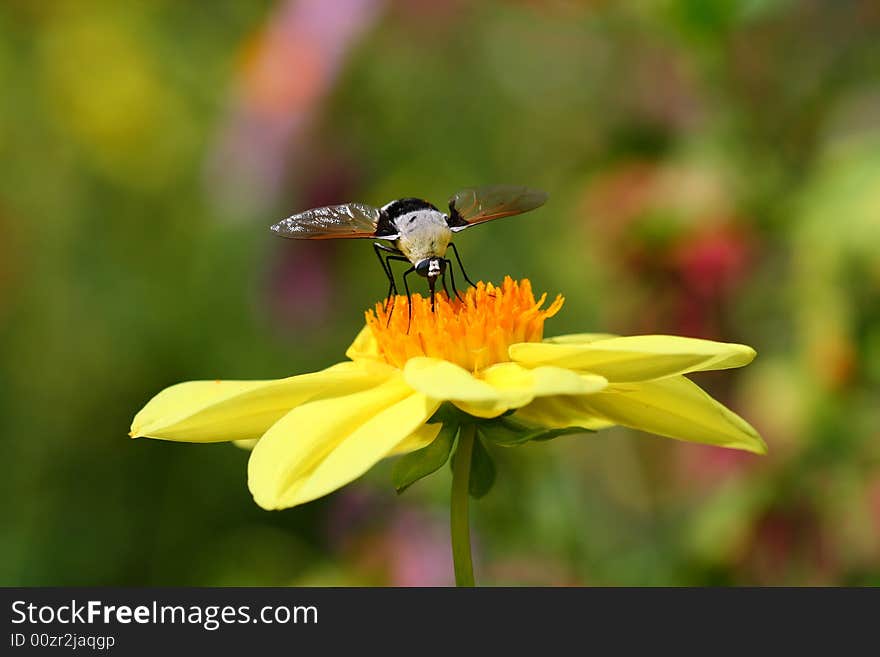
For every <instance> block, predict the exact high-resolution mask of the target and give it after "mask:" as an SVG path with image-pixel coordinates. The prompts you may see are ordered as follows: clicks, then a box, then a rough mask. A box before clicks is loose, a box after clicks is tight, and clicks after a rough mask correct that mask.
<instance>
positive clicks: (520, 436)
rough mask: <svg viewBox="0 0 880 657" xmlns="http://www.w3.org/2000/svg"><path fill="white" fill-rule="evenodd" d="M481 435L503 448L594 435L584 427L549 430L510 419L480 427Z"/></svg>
mask: <svg viewBox="0 0 880 657" xmlns="http://www.w3.org/2000/svg"><path fill="white" fill-rule="evenodd" d="M480 433H482V434H483V436H484V437H485V439H486V440H488V441H490V442H493V443H495V444H496V445H501V446H503V447H513V446H515V445H522V444H523V443H527V442H529V441H530V440H552V439H553V438H558V437H559V436H567V435H571V434H577V433H593V432H592V430H590V429H585V428H583V427H563V428H559V429H549V428H547V427H535V426H531V425H528V424H523V423H522V422H520V421H518V420H514V419H513V418H509V417H501V418H496V419H495V421H493V422H486V423H484V424H481V425H480Z"/></svg>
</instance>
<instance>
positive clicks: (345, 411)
mask: <svg viewBox="0 0 880 657" xmlns="http://www.w3.org/2000/svg"><path fill="white" fill-rule="evenodd" d="M438 406H439V402H437V401H432V400H429V399H428V398H427V397H425V395H423V394H421V393H418V392H413V390H412V389H411V388H410V387H409V386H408V385H407V384H406V382H404V381H403V379H402V377H400V376H393V377H391V378H389V379H388V380H386V381H385V382H384V383H382V384H380V385H378V386H376V387H375V388H372V389H370V390H364V391H361V392H357V393H354V394H351V395H348V396H345V397H338V398H334V399H324V400H318V401H313V402H309V403H307V404H303V405H302V406H299V407H297V408H295V409H294V410H292V411H291V412H290V413H288V414H287V415H286V416H284V418H282V419H281V420H280V421H279V422H277V423H276V424H275V425H273V426H272V428H271V429H269V431H267V432H266V434H265V435H264V436H263V437H262V438H261V439H260V441H259V442H258V443H257V445H256V446H255V447H254V451H253V452H252V453H251V458H250V461H249V463H248V486H249V487H250V490H251V493H253V496H254V499H255V500H256V502H257V504H259V505H260V506H262V507H263V508H265V509H281V508H287V507H291V506H295V505H297V504H302V503H304V502H308V501H310V500H313V499H315V498H317V497H321V496H322V495H326V494H327V493H329V492H331V491H333V490H336V489H337V488H339V487H341V486H343V485H345V484H347V483H348V482H350V481H352V480H353V479H356V478H357V477H359V476H361V475H362V474H363V473H364V472H366V471H367V470H368V469H369V468H370V467H371V466H372V465H373V464H374V463H376V462H377V461H379V460H380V459H382V458H384V457H386V456H388V455H390V454H391V453H392V452H393V451H394V450H395V448H397V447H398V445H399V444H400V443H401V442H402V441H404V440H406V439H407V438H408V437H410V436H411V435H412V434H413V433H414V432H416V431H417V429H418V428H419V427H420V426H421V425H422V424H424V423H425V422H426V421H427V420H428V418H430V417H431V415H433V413H434V411H436V410H437V407H438Z"/></svg>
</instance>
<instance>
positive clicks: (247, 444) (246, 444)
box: [232, 438, 259, 452]
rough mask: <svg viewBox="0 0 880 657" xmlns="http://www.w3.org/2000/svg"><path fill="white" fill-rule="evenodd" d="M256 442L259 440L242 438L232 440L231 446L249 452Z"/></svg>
mask: <svg viewBox="0 0 880 657" xmlns="http://www.w3.org/2000/svg"><path fill="white" fill-rule="evenodd" d="M258 440H259V438H244V439H242V440H233V441H232V444H233V445H235V446H236V447H238V448H239V449H243V450H246V451H248V452H249V451H251V450H252V449H253V448H254V445H256V444H257V441H258Z"/></svg>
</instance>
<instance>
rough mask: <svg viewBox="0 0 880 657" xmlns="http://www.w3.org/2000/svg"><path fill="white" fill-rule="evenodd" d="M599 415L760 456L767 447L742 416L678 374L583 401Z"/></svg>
mask: <svg viewBox="0 0 880 657" xmlns="http://www.w3.org/2000/svg"><path fill="white" fill-rule="evenodd" d="M581 403H582V404H583V405H584V408H585V409H587V410H589V411H591V412H592V413H593V414H594V415H596V416H598V417H603V418H605V419H607V420H609V421H611V422H614V423H615V424H622V425H624V426H627V427H631V428H633V429H639V430H641V431H647V432H650V433H656V434H658V435H661V436H666V437H668V438H675V439H677V440H687V441H690V442H695V443H704V444H707V445H718V446H721V447H732V448H735V449H743V450H746V451H749V452H755V453H756V454H765V453H766V452H767V446H766V445H765V444H764V441H763V440H762V439H761V437H760V436H759V435H758V432H757V431H755V430H754V429H753V428H752V427H751V426H750V425H749V424H748V422H746V421H745V420H743V419H742V418H741V417H739V416H738V415H737V414H736V413H734V412H733V411H731V410H729V409H728V408H726V407H725V406H723V405H722V404H720V403H719V402H717V401H716V400H714V399H712V397H710V396H709V395H708V394H707V393H706V392H705V391H704V390H703V389H702V388H700V387H699V386H698V385H697V384H695V383H693V382H692V381H690V380H688V379H686V378H684V377H683V376H680V377H672V378H668V379H661V380H659V381H650V382H645V383H632V384H623V385H619V386H612V387H609V388H608V389H607V390H606V391H603V392H600V393H597V394H595V395H589V396H586V397H584V398H583V399H582V402H581Z"/></svg>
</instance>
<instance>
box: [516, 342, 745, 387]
mask: <svg viewBox="0 0 880 657" xmlns="http://www.w3.org/2000/svg"><path fill="white" fill-rule="evenodd" d="M510 357H511V358H512V359H513V360H514V361H516V362H518V363H521V364H523V365H526V366H527V367H537V366H540V365H556V366H559V367H565V368H569V369H574V370H578V371H581V372H591V373H593V374H599V375H601V376H604V377H605V378H606V379H608V380H609V381H611V382H613V383H623V382H632V381H650V380H652V379H659V378H663V377H667V376H677V375H680V374H686V373H688V372H695V371H700V370H723V369H727V368H731V367H742V366H743V365H747V364H748V363H750V362H751V361H752V359H753V358H754V357H755V350H754V349H752V348H751V347H749V346H746V345H742V344H732V343H726V342H714V341H712V340H699V339H696V338H682V337H678V336H673V335H635V336H628V337H618V338H608V339H604V340H595V341H593V342H588V343H587V342H582V343H576V342H571V343H568V342H561V343H549V342H527V343H520V344H515V345H511V347H510Z"/></svg>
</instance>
